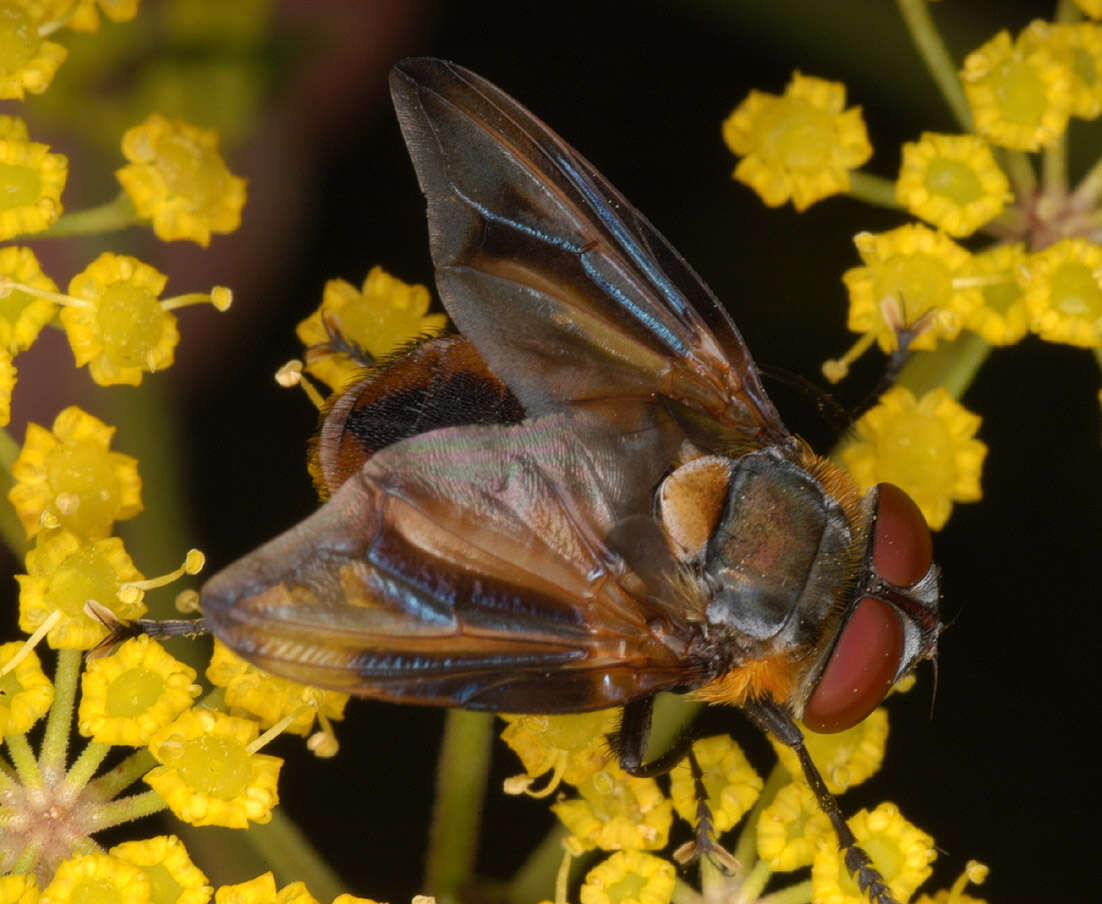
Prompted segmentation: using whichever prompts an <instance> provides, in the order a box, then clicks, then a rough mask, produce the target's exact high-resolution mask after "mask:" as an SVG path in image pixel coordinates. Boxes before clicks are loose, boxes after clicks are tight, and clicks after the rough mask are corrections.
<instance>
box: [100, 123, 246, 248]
mask: <svg viewBox="0 0 1102 904" xmlns="http://www.w3.org/2000/svg"><path fill="white" fill-rule="evenodd" d="M122 152H123V154H124V155H125V156H126V159H127V160H129V161H130V163H129V164H128V165H127V166H124V167H122V168H121V169H118V170H116V171H115V175H116V176H117V177H118V180H119V183H120V184H121V185H122V187H123V189H124V190H125V191H126V193H127V194H128V195H129V196H130V199H131V200H132V201H133V202H134V206H135V207H136V208H137V211H138V214H139V215H140V216H142V217H145V218H148V219H152V221H153V231H154V232H155V233H156V234H157V237H158V238H159V239H162V240H163V241H166V242H168V241H172V240H174V239H191V240H192V241H193V242H196V243H197V244H199V245H202V246H203V247H204V248H205V247H207V245H209V244H210V235H211V233H212V232H221V233H225V232H233V231H234V230H235V229H236V228H237V227H238V226H239V225H240V224H241V208H242V207H243V206H244V205H245V180H244V179H242V178H240V177H238V176H235V175H233V174H232V173H231V172H230V171H229V170H228V169H227V168H226V163H225V161H224V160H223V159H222V156H221V155H220V154H219V152H218V134H217V133H216V132H214V131H213V130H207V129H200V128H198V127H196V126H193V125H190V124H189V123H186V122H182V121H180V120H169V119H166V118H165V117H164V116H161V115H160V114H159V113H152V114H150V115H149V117H147V118H146V120H145V122H143V123H142V124H141V125H138V126H134V128H132V129H128V130H127V131H126V134H124V135H123V138H122Z"/></svg>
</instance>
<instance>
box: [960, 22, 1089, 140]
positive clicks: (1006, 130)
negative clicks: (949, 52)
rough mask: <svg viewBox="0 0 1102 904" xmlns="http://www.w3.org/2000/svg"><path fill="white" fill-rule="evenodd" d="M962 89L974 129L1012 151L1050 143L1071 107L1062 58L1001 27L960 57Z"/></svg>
mask: <svg viewBox="0 0 1102 904" xmlns="http://www.w3.org/2000/svg"><path fill="white" fill-rule="evenodd" d="M961 81H962V82H963V84H964V93H965V96H966V97H967V98H968V103H969V105H970V106H971V108H972V117H973V119H974V121H975V126H976V131H977V132H979V134H980V135H983V136H984V137H985V138H987V139H988V140H989V141H990V142H991V143H992V144H997V145H1001V146H1002V147H1007V148H1012V149H1014V150H1018V151H1036V150H1040V149H1041V148H1042V147H1048V146H1050V145H1052V144H1053V143H1054V142H1055V141H1056V140H1057V139H1058V138H1059V137H1060V135H1061V134H1062V133H1063V132H1064V130H1065V129H1066V128H1067V124H1068V116H1069V115H1070V113H1071V101H1072V80H1071V73H1070V71H1069V68H1068V66H1067V65H1066V63H1065V59H1064V58H1063V57H1062V56H1061V55H1060V54H1058V53H1054V52H1053V51H1052V50H1050V49H1049V48H1048V46H1047V45H1046V44H1043V43H1040V42H1038V41H1037V40H1036V39H1025V40H1023V39H1022V38H1019V40H1018V41H1016V42H1013V41H1011V39H1010V34H1009V33H1008V32H1006V31H1001V32H999V33H998V34H997V35H995V37H994V38H992V39H991V40H990V41H988V42H987V43H986V44H984V45H983V46H982V47H980V48H978V49H977V50H974V51H972V53H970V54H969V55H968V57H967V58H966V59H965V61H964V68H963V70H962V71H961Z"/></svg>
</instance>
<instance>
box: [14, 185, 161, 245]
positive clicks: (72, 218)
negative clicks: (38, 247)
mask: <svg viewBox="0 0 1102 904" xmlns="http://www.w3.org/2000/svg"><path fill="white" fill-rule="evenodd" d="M141 222H142V219H141V217H139V216H138V211H136V210H135V209H134V203H133V202H132V201H131V200H130V196H129V195H128V194H127V193H126V192H124V191H120V192H119V193H118V194H117V195H116V196H115V198H114V199H113V200H111V201H108V202H107V203H106V204H101V205H100V206H99V207H89V208H88V209H87V210H73V211H69V212H68V213H63V214H62V215H61V216H60V217H58V218H57V221H56V222H55V223H54V224H53V226H51V227H50V228H49V229H47V230H46V231H45V232H39V233H37V234H36V235H35V238H36V239H56V238H61V237H63V236H69V235H102V234H104V233H107V232H117V231H118V230H120V229H126V228H128V227H130V226H137V225H138V224H139V223H141Z"/></svg>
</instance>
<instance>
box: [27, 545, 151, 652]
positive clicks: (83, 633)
mask: <svg viewBox="0 0 1102 904" xmlns="http://www.w3.org/2000/svg"><path fill="white" fill-rule="evenodd" d="M15 579H16V580H17V581H18V582H19V627H20V628H21V629H22V630H24V631H26V632H27V633H28V634H29V633H31V632H33V631H36V630H37V629H38V628H39V627H41V626H42V624H43V623H44V622H45V621H46V620H47V619H48V618H51V617H52V616H54V613H55V612H56V613H60V616H61V617H60V619H59V620H58V621H57V623H56V624H54V625H53V627H51V628H50V631H49V633H48V634H47V635H46V640H47V642H48V643H49V645H50V646H51V647H53V648H54V649H55V650H90V649H91V648H92V647H94V646H95V645H96V644H97V643H99V642H100V641H101V640H103V638H105V637H106V636H107V628H105V627H104V626H103V625H102V624H101V623H100V622H99V621H98V620H97V619H95V618H93V617H91V616H89V615H87V614H86V613H85V611H84V604H85V603H86V602H87V601H88V600H90V599H92V600H95V601H96V602H97V603H99V604H100V605H102V606H106V607H107V608H108V609H110V610H111V611H112V612H114V613H115V615H117V616H118V617H119V618H120V619H122V620H124V621H126V620H130V619H134V618H140V617H141V616H142V615H144V614H145V611H146V607H145V605H144V604H143V603H142V601H141V594H140V592H139V593H129V594H123V593H121V591H122V585H123V584H124V583H125V582H127V581H140V580H141V579H142V575H141V573H140V572H139V571H138V570H137V569H136V568H135V567H134V563H133V562H132V561H131V560H130V556H128V555H127V554H126V549H125V548H124V547H123V544H122V540H120V539H119V538H118V537H107V538H106V539H103V540H82V539H81V538H80V537H78V536H77V535H76V534H72V533H70V532H69V531H65V530H63V531H60V532H58V533H56V534H54V535H53V536H51V537H49V538H43V537H40V538H39V541H38V545H37V546H36V547H35V548H34V549H32V550H29V551H28V552H27V574H17V575H16V576H15Z"/></svg>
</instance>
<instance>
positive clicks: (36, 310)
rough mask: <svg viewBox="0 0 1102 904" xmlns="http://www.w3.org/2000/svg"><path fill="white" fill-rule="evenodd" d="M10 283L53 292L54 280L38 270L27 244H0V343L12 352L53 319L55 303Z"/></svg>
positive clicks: (55, 286) (39, 268)
mask: <svg viewBox="0 0 1102 904" xmlns="http://www.w3.org/2000/svg"><path fill="white" fill-rule="evenodd" d="M3 277H6V278H7V280H4V279H3ZM8 280H10V282H8ZM11 283H20V284H23V285H27V286H31V287H32V288H35V289H41V290H42V291H44V292H56V291H57V284H56V283H55V282H54V281H53V280H52V279H50V277H48V276H47V275H46V274H45V273H43V272H42V268H41V267H39V265H38V260H37V259H36V258H35V256H34V252H33V251H31V249H30V248H21V247H19V246H15V245H10V246H8V247H7V248H0V347H2V348H6V349H7V350H8V351H9V352H10V353H11V354H13V355H14V354H15V353H16V352H21V351H24V350H25V349H28V348H30V347H31V343H32V342H34V340H35V339H36V338H38V334H39V333H40V332H41V331H42V327H44V326H45V325H46V324H47V323H49V322H50V320H51V319H53V316H54V313H55V312H56V311H57V304H56V303H55V302H53V301H51V300H50V299H49V298H43V297H42V296H39V295H32V294H30V293H28V292H25V291H23V290H22V289H18V288H16V287H15V286H14V285H12V284H11Z"/></svg>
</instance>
